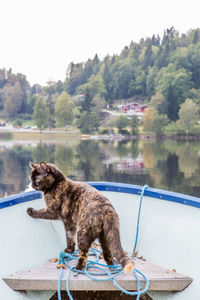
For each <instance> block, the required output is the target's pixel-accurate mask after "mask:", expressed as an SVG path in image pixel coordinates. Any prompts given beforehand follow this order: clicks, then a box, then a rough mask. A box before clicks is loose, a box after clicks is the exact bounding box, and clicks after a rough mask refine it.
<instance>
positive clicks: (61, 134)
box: [0, 130, 200, 141]
mask: <svg viewBox="0 0 200 300" xmlns="http://www.w3.org/2000/svg"><path fill="white" fill-rule="evenodd" d="M54 139H55V140H67V139H81V140H119V141H126V140H155V139H158V140H167V139H171V140H185V141H189V140H200V135H165V134H163V135H152V134H141V135H137V136H133V135H122V134H112V135H102V134H81V133H80V132H78V131H77V132H76V131H75V132H69V131H64V130H63V131H62V130H60V131H46V130H44V131H41V132H39V131H8V130H6V131H3V130H1V131H0V140H1V141H3V140H5V141H8V140H33V141H34V140H45V141H52V140H54Z"/></svg>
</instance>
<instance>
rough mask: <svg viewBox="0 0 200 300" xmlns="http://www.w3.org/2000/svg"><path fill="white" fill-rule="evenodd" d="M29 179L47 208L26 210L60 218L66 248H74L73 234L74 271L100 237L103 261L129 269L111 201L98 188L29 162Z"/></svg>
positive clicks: (38, 215)
mask: <svg viewBox="0 0 200 300" xmlns="http://www.w3.org/2000/svg"><path fill="white" fill-rule="evenodd" d="M29 165H30V167H31V169H32V171H31V177H30V178H31V182H32V187H33V188H34V189H35V190H38V191H42V192H43V196H44V200H45V202H46V208H44V209H40V210H35V209H34V208H31V207H29V208H28V209H27V213H28V214H29V215H30V216H31V217H33V218H42V219H49V220H58V219H60V220H62V221H63V223H64V228H65V233H66V242H67V248H66V249H65V250H64V251H65V252H68V253H72V252H74V250H75V243H76V235H77V245H78V250H79V258H78V262H77V265H76V269H77V270H84V268H85V266H86V261H87V257H88V251H89V248H90V247H91V245H92V243H93V242H94V240H95V239H99V242H100V245H101V247H102V252H103V257H104V260H105V261H106V263H107V264H108V265H113V264H114V263H115V260H114V258H115V259H116V261H117V263H119V264H121V265H122V267H123V268H124V273H128V272H131V271H132V270H133V268H134V263H133V262H132V261H131V260H130V258H129V257H128V255H127V254H126V253H125V252H124V250H123V248H122V245H121V242H120V233H119V218H118V215H117V213H116V211H115V209H114V207H113V206H112V204H111V203H110V201H109V200H108V199H107V198H106V197H105V196H104V195H103V194H102V193H101V192H99V191H98V190H97V189H95V188H94V187H91V186H90V185H88V184H86V183H82V182H76V181H72V180H70V179H69V178H67V177H65V176H64V175H63V173H62V172H61V171H60V170H59V169H58V168H57V167H56V166H55V165H53V164H50V163H45V162H41V163H40V164H35V163H32V162H29Z"/></svg>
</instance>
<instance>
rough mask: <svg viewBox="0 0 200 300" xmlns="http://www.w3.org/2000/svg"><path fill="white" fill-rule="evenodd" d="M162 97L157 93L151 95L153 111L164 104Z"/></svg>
mask: <svg viewBox="0 0 200 300" xmlns="http://www.w3.org/2000/svg"><path fill="white" fill-rule="evenodd" d="M164 99H165V98H164V96H163V95H162V94H160V93H159V92H157V93H156V94H155V95H153V96H152V97H151V106H152V107H153V108H154V109H155V110H157V111H158V110H159V107H160V106H161V105H162V104H163V102H164Z"/></svg>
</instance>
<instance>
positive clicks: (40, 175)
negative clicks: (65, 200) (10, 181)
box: [29, 162, 65, 192]
mask: <svg viewBox="0 0 200 300" xmlns="http://www.w3.org/2000/svg"><path fill="white" fill-rule="evenodd" d="M29 165H30V167H31V169H32V171H31V176H30V179H31V183H32V187H33V188H34V189H35V190H37V191H43V192H45V191H47V190H49V189H51V188H52V187H53V185H55V184H56V183H58V182H60V181H61V180H64V179H65V177H64V175H63V174H62V172H61V171H60V170H58V169H57V168H56V166H54V165H53V164H46V163H45V162H41V163H40V164H35V163H32V162H29Z"/></svg>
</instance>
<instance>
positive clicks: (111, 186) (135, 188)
mask: <svg viewBox="0 0 200 300" xmlns="http://www.w3.org/2000/svg"><path fill="white" fill-rule="evenodd" d="M87 183H88V184H89V185H91V186H93V187H95V188H96V189H97V190H99V191H107V192H118V193H128V194H135V195H140V194H141V192H142V188H143V186H139V185H132V184H126V183H116V182H99V181H98V182H94V181H93V182H87ZM144 196H147V197H152V198H157V199H160V200H167V201H172V202H177V203H180V204H185V205H189V206H194V207H198V208H200V198H197V197H193V196H188V195H184V194H179V193H174V192H169V191H164V190H159V189H154V188H148V189H146V190H145V192H144ZM41 197H42V194H41V192H37V191H31V192H26V193H22V194H18V195H13V196H9V197H6V198H2V199H0V209H1V208H5V207H9V206H12V205H15V204H19V203H23V202H26V201H32V200H35V199H39V198H41Z"/></svg>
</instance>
